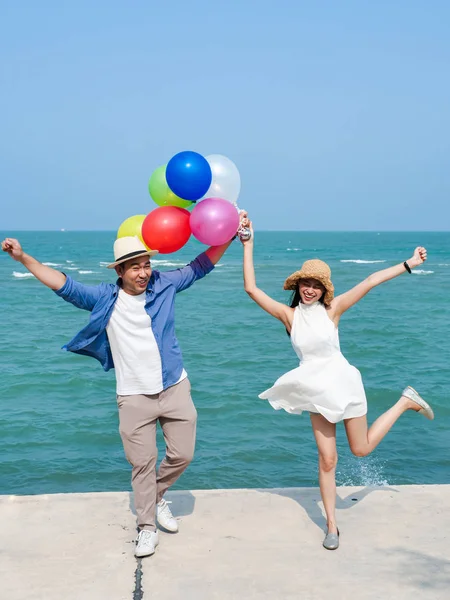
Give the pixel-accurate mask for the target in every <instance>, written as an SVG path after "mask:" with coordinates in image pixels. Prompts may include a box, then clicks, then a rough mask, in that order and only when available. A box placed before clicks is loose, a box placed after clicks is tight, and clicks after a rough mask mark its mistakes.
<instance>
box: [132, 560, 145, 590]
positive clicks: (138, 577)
mask: <svg viewBox="0 0 450 600" xmlns="http://www.w3.org/2000/svg"><path fill="white" fill-rule="evenodd" d="M136 562H137V567H136V571H135V572H134V590H133V600H142V598H143V596H144V590H143V589H142V558H136Z"/></svg>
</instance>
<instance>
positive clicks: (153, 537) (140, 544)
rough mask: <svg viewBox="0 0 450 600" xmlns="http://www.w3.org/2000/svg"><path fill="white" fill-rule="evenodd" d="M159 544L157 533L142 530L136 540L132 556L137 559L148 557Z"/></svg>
mask: <svg viewBox="0 0 450 600" xmlns="http://www.w3.org/2000/svg"><path fill="white" fill-rule="evenodd" d="M158 543H159V535H158V532H157V531H150V530H148V529H142V530H141V531H140V532H139V534H138V536H137V538H136V549H135V551H134V555H135V556H137V557H141V556H150V555H151V554H154V553H155V549H156V546H157V545H158Z"/></svg>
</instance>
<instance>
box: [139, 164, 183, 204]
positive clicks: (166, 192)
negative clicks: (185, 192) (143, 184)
mask: <svg viewBox="0 0 450 600" xmlns="http://www.w3.org/2000/svg"><path fill="white" fill-rule="evenodd" d="M166 166H167V165H162V166H161V167H158V168H157V169H155V170H154V171H153V173H152V175H151V177H150V181H149V182H148V191H149V192H150V196H151V197H152V198H153V200H154V201H155V202H156V204H158V206H178V207H179V208H188V207H189V206H191V205H192V204H194V202H191V201H190V200H183V198H180V197H179V196H176V195H175V194H174V193H173V192H172V190H171V189H170V187H169V186H168V185H167V181H166Z"/></svg>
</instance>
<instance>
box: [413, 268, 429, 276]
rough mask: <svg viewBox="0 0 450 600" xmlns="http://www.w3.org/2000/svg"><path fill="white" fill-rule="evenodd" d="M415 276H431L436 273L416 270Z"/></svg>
mask: <svg viewBox="0 0 450 600" xmlns="http://www.w3.org/2000/svg"><path fill="white" fill-rule="evenodd" d="M413 273H414V275H431V274H432V273H434V271H425V270H424V269H414V271H413Z"/></svg>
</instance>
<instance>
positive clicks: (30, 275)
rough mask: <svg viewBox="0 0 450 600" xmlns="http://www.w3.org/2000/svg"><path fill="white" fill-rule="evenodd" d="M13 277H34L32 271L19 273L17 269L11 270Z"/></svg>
mask: <svg viewBox="0 0 450 600" xmlns="http://www.w3.org/2000/svg"><path fill="white" fill-rule="evenodd" d="M13 277H17V278H18V279H26V278H27V277H34V275H33V273H19V272H18V271H13Z"/></svg>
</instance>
